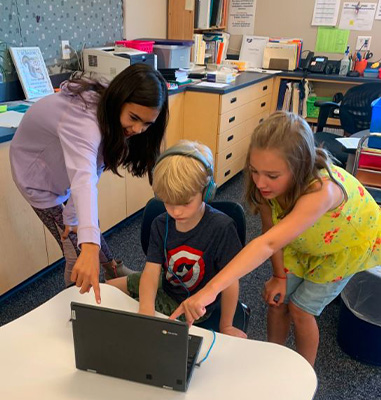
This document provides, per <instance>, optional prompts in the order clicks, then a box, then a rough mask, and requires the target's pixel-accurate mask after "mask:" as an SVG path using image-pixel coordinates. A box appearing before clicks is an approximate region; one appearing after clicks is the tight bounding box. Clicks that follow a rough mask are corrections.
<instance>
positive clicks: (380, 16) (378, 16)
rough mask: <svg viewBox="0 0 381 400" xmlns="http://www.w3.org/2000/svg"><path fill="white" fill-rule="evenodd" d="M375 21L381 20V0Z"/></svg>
mask: <svg viewBox="0 0 381 400" xmlns="http://www.w3.org/2000/svg"><path fill="white" fill-rule="evenodd" d="M374 19H381V0H380V1H379V2H378V4H377V10H376V17H375V18H374Z"/></svg>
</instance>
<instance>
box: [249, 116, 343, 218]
mask: <svg viewBox="0 0 381 400" xmlns="http://www.w3.org/2000/svg"><path fill="white" fill-rule="evenodd" d="M253 149H259V150H268V149H277V150H278V151H280V152H281V154H282V155H283V157H284V160H285V161H286V163H287V164H288V167H289V169H290V171H291V173H292V178H293V182H292V183H293V184H292V185H291V187H290V188H289V190H288V192H287V193H285V201H286V207H285V209H284V213H283V217H284V216H286V215H287V214H289V213H290V212H291V211H292V209H293V208H294V206H295V203H296V202H297V200H298V199H299V197H300V196H302V195H303V194H306V193H308V192H309V191H311V189H310V187H311V186H310V184H311V182H312V181H313V180H317V181H319V182H320V184H321V183H322V180H321V178H320V173H319V170H321V169H323V168H325V169H326V170H327V171H328V174H329V176H330V177H331V179H332V180H333V181H334V182H336V183H337V184H338V185H339V186H340V187H341V188H343V187H342V185H341V184H340V183H339V182H338V181H337V180H336V179H335V178H334V177H333V175H332V172H331V169H330V164H331V163H332V159H331V158H330V155H329V153H328V152H327V151H326V150H324V149H323V148H316V147H315V141H314V137H313V133H312V130H311V128H310V126H309V125H308V123H307V122H306V121H305V120H304V119H303V118H301V117H299V116H298V115H296V114H293V113H290V112H284V111H279V112H275V113H274V114H272V115H270V117H269V118H267V119H266V120H265V121H263V122H262V123H261V124H260V125H258V126H257V127H256V128H255V130H254V132H253V134H252V136H251V142H250V147H249V151H248V153H247V158H246V166H245V181H246V182H245V186H246V190H245V191H246V193H245V196H246V200H247V202H248V203H249V205H250V207H251V209H252V211H253V212H257V211H258V208H259V205H260V204H263V202H264V201H265V199H264V198H263V197H262V196H261V194H260V191H259V190H258V188H257V187H256V186H255V184H254V181H253V179H252V176H251V173H250V169H249V166H250V154H251V151H252V150H253ZM343 190H344V189H343ZM344 193H345V190H344Z"/></svg>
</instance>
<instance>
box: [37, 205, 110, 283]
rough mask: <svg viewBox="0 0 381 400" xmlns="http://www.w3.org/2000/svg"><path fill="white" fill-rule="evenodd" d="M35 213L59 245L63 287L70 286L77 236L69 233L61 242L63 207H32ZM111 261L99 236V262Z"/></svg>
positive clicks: (78, 251)
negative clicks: (63, 260)
mask: <svg viewBox="0 0 381 400" xmlns="http://www.w3.org/2000/svg"><path fill="white" fill-rule="evenodd" d="M32 208H33V210H34V211H35V213H36V214H37V215H38V217H39V218H40V220H41V221H42V222H43V224H44V225H45V226H46V227H47V228H48V229H49V231H50V232H51V234H52V235H53V237H54V239H56V241H57V243H58V244H59V245H60V247H61V250H62V254H63V256H64V257H65V261H66V265H65V285H66V286H70V285H72V284H73V282H72V281H71V279H70V275H71V271H72V270H73V267H74V264H75V263H76V261H77V258H78V256H79V254H80V250H79V248H78V246H77V243H78V242H77V234H76V233H74V232H70V233H69V236H68V238H67V239H66V240H63V241H62V240H61V234H62V233H63V231H64V230H65V225H64V223H63V215H62V212H63V209H64V207H63V205H62V204H61V205H58V206H54V207H50V208H45V209H40V208H34V207H32ZM112 259H113V256H112V254H111V250H110V249H109V247H108V245H107V243H106V241H105V239H104V237H103V235H101V249H100V252H99V260H100V262H101V263H102V264H103V263H106V262H109V261H111V260H112Z"/></svg>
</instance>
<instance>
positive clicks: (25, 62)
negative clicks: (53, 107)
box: [9, 47, 54, 101]
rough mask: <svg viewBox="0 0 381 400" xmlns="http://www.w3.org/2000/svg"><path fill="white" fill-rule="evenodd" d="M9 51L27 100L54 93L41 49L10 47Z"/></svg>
mask: <svg viewBox="0 0 381 400" xmlns="http://www.w3.org/2000/svg"><path fill="white" fill-rule="evenodd" d="M9 51H10V54H11V57H12V60H13V64H14V65H15V68H16V71H17V75H18V77H19V79H20V82H21V86H22V88H23V91H24V94H25V97H26V99H27V100H29V101H35V100H37V99H39V98H41V97H44V96H47V95H49V94H53V93H54V89H53V86H52V82H51V80H50V78H49V74H48V70H47V68H46V65H45V61H44V59H43V57H42V54H41V50H40V48H39V47H10V48H9Z"/></svg>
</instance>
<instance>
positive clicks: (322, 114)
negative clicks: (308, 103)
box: [314, 100, 340, 132]
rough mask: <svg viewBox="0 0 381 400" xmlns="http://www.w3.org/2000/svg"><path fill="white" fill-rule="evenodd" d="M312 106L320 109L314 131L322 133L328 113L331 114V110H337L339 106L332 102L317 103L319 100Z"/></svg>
mask: <svg viewBox="0 0 381 400" xmlns="http://www.w3.org/2000/svg"><path fill="white" fill-rule="evenodd" d="M314 105H315V107H319V108H320V110H319V116H318V122H317V128H316V131H317V132H323V129H324V127H325V125H326V124H327V119H328V116H329V113H330V112H331V110H332V109H335V108H339V107H340V105H339V104H337V103H335V102H333V101H319V100H318V101H315V103H314Z"/></svg>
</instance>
